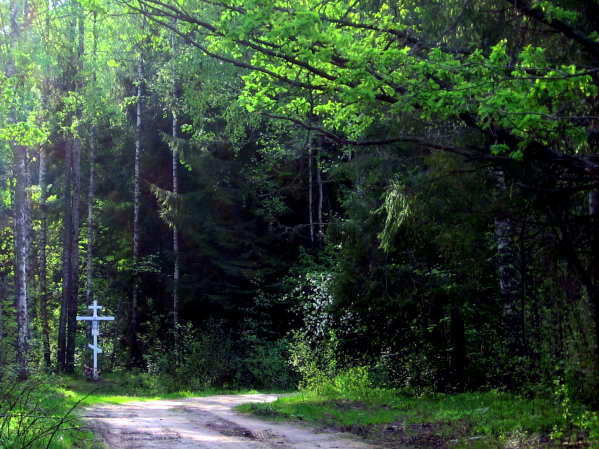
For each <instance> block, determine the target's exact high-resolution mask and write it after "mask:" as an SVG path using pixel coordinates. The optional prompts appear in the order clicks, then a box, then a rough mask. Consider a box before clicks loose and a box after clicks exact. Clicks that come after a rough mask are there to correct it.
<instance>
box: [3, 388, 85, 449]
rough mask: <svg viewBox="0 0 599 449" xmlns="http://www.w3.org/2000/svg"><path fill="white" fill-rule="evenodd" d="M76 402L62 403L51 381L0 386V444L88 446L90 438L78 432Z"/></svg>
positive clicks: (48, 448) (31, 448) (16, 448)
mask: <svg viewBox="0 0 599 449" xmlns="http://www.w3.org/2000/svg"><path fill="white" fill-rule="evenodd" d="M78 405H79V402H78V401H74V402H70V401H65V398H64V396H62V395H61V394H60V393H58V392H57V391H56V386H55V385H54V383H53V381H52V380H50V379H48V378H45V377H41V378H37V379H32V380H29V381H28V382H26V383H18V382H11V381H9V380H8V379H3V380H2V382H1V383H0V445H1V446H2V448H5V449H38V448H39V449H42V448H43V449H67V448H72V447H81V448H86V447H92V440H93V436H92V435H91V434H90V433H89V432H84V431H82V430H81V429H80V427H79V426H80V420H79V419H78V417H77V416H75V414H74V410H75V408H76V407H77V406H78Z"/></svg>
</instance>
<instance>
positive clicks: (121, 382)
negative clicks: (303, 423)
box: [0, 374, 257, 449]
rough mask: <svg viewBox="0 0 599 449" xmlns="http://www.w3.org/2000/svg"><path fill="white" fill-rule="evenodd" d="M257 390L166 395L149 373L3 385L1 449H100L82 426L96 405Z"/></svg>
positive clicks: (42, 379)
mask: <svg viewBox="0 0 599 449" xmlns="http://www.w3.org/2000/svg"><path fill="white" fill-rule="evenodd" d="M243 393H257V391H255V390H224V389H220V390H217V389H204V390H201V391H186V390H183V391H167V390H166V389H164V388H162V386H161V383H160V381H159V380H157V379H156V378H154V377H152V376H149V375H146V374H115V375H107V376H106V377H104V378H103V379H102V380H101V381H100V382H90V381H87V380H86V379H85V378H82V377H71V376H48V375H37V376H34V377H33V378H32V379H31V380H30V381H28V382H25V383H17V382H10V381H7V380H5V382H3V383H0V448H1V449H25V448H27V449H96V447H97V445H95V443H94V436H93V435H92V434H91V433H90V432H88V431H86V430H85V429H84V426H83V427H82V421H81V419H80V417H79V416H80V412H81V410H82V408H83V407H88V406H92V405H94V404H104V403H107V404H124V403H127V402H132V401H150V400H157V399H178V398H185V397H192V396H193V397H197V396H210V395H215V394H243Z"/></svg>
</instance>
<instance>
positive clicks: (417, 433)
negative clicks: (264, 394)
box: [238, 389, 599, 449]
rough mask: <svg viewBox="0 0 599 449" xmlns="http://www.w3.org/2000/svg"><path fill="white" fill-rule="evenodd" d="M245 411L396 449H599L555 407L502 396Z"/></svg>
mask: <svg viewBox="0 0 599 449" xmlns="http://www.w3.org/2000/svg"><path fill="white" fill-rule="evenodd" d="M238 410H239V411H241V412H245V413H252V414H254V415H258V416H261V417H265V418H267V419H275V420H301V421H305V422H308V423H313V424H317V425H325V426H327V427H331V428H334V429H337V430H342V431H348V432H352V433H354V434H358V435H360V436H362V437H365V438H367V439H369V440H374V441H376V442H378V443H381V444H383V445H390V446H391V447H397V446H403V445H405V446H416V447H419V448H422V449H425V448H431V449H432V448H435V449H441V448H458V449H461V448H473V449H475V448H476V449H500V448H501V449H503V448H510V449H515V448H527V449H528V448H530V449H533V448H534V449H538V448H552V447H577V448H594V449H597V448H599V440H596V439H595V438H596V437H597V435H593V436H591V433H592V430H593V429H590V430H588V429H587V430H582V429H580V428H576V426H575V425H573V424H572V425H571V426H570V428H567V427H568V424H567V423H566V425H565V427H566V428H564V424H565V423H564V422H563V421H564V420H563V415H562V410H560V407H559V406H557V405H556V404H555V403H553V402H552V401H551V400H547V399H527V398H523V397H519V396H516V395H512V394H509V393H504V392H499V391H489V392H477V393H462V394H452V395H449V394H431V395H423V396H419V397H416V396H409V395H405V394H402V393H401V392H399V391H393V390H385V389H371V390H370V391H369V392H367V391H362V392H361V393H360V394H355V392H354V393H352V392H339V391H331V390H329V391H326V392H323V391H320V392H314V391H303V392H300V393H298V394H296V395H292V396H286V397H281V398H280V399H278V400H277V401H275V402H273V403H270V404H244V405H242V406H240V407H238ZM596 421H597V420H596V419H595V423H594V426H597V424H598V423H597V422H596ZM597 431H599V429H597V428H594V432H597ZM551 437H553V438H551ZM591 440H593V441H591Z"/></svg>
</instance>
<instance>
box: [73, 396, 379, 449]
mask: <svg viewBox="0 0 599 449" xmlns="http://www.w3.org/2000/svg"><path fill="white" fill-rule="evenodd" d="M275 399H276V395H269V394H246V395H222V396H210V397H204V398H190V399H180V400H163V401H149V402H131V403H128V404H124V405H98V406H94V407H91V408H88V409H86V410H85V411H84V415H83V416H84V419H85V420H86V422H87V424H88V425H89V427H90V428H91V429H92V430H93V431H94V433H95V434H96V435H97V436H98V437H99V438H100V439H101V440H103V441H104V443H106V444H107V445H108V446H109V447H111V448H112V449H167V448H168V449H192V448H193V449H374V446H371V445H369V444H366V443H364V442H361V441H357V440H355V439H352V436H351V435H348V434H341V433H333V432H328V431H321V430H317V429H313V428H309V427H304V426H302V425H298V424H288V423H275V422H267V421H261V420H258V419H256V418H253V417H249V416H245V415H241V414H239V413H237V412H235V411H234V410H233V408H234V407H235V406H237V405H239V404H242V403H245V402H269V401H274V400H275Z"/></svg>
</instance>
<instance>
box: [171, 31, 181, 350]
mask: <svg viewBox="0 0 599 449" xmlns="http://www.w3.org/2000/svg"><path fill="white" fill-rule="evenodd" d="M171 39H172V43H171V46H172V50H173V73H172V75H173V111H172V116H173V122H172V171H173V198H174V200H175V217H174V219H173V259H174V260H173V336H174V337H175V343H177V341H176V338H177V324H178V322H179V276H180V254H179V230H178V228H177V214H178V212H179V211H178V207H177V206H178V205H179V174H178V167H179V147H178V143H177V137H178V132H177V131H178V130H177V128H178V117H177V111H176V102H177V73H176V70H175V64H174V59H175V55H176V51H177V39H176V37H175V34H174V33H173V34H172V35H171Z"/></svg>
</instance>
